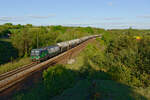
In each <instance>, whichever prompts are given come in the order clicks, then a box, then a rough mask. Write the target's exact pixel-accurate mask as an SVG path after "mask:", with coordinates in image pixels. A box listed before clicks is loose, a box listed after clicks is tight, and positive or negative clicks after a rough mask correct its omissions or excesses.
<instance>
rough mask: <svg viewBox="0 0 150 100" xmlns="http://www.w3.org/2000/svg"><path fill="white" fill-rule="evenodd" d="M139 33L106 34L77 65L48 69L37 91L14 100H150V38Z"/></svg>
mask: <svg viewBox="0 0 150 100" xmlns="http://www.w3.org/2000/svg"><path fill="white" fill-rule="evenodd" d="M137 31H138V30H135V31H134V30H132V29H130V30H128V31H127V32H125V33H122V32H118V30H115V31H114V30H113V31H109V33H105V34H103V37H102V39H99V38H97V39H96V40H95V42H93V43H91V44H89V45H88V46H87V48H86V49H85V50H84V51H82V52H81V53H80V55H79V56H78V57H76V58H74V61H75V62H73V63H72V64H65V65H56V66H54V67H53V68H49V69H47V70H46V71H44V73H43V78H44V80H43V81H42V82H40V83H39V84H38V85H37V86H36V88H32V89H30V90H29V91H27V92H22V93H18V94H16V96H15V97H14V99H17V100H20V99H21V100H27V99H28V100H30V99H31V100H40V99H41V98H42V99H43V100H49V99H52V100H58V99H59V100H76V99H78V100H84V99H86V100H110V99H111V100H120V99H123V100H129V99H133V100H149V99H150V96H149V94H150V91H149V89H150V81H149V79H150V77H149V74H150V73H149V70H150V67H149V65H150V63H149V62H150V55H149V54H150V49H149V48H150V46H149V42H150V36H149V34H147V33H146V32H145V33H142V34H139V33H138V32H137ZM123 32H124V31H123ZM136 32H137V33H136ZM110 33H111V34H110ZM135 36H140V37H141V39H140V40H137V39H136V38H135ZM37 95H38V97H37Z"/></svg>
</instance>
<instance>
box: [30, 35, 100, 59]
mask: <svg viewBox="0 0 150 100" xmlns="http://www.w3.org/2000/svg"><path fill="white" fill-rule="evenodd" d="M100 36H101V35H91V36H85V37H82V38H79V39H74V40H70V41H65V42H60V43H57V44H56V45H53V46H48V47H44V48H39V49H32V50H31V60H32V62H42V61H45V60H48V59H50V58H52V57H54V56H56V55H58V54H60V53H62V52H65V51H67V50H69V49H71V48H73V47H75V46H77V45H79V44H80V43H82V42H85V41H87V40H89V39H91V38H96V37H100Z"/></svg>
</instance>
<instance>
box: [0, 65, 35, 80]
mask: <svg viewBox="0 0 150 100" xmlns="http://www.w3.org/2000/svg"><path fill="white" fill-rule="evenodd" d="M35 65H36V63H30V64H28V65H25V66H23V67H19V68H17V69H14V70H12V71H9V72H6V73H4V74H1V75H0V81H1V80H4V79H5V78H8V77H10V76H12V75H15V74H17V73H19V72H22V71H24V70H26V69H28V68H31V67H32V66H35Z"/></svg>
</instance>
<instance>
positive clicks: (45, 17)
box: [27, 14, 56, 19]
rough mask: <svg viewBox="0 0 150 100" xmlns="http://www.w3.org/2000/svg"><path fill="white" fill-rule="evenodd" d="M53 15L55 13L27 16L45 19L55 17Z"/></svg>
mask: <svg viewBox="0 0 150 100" xmlns="http://www.w3.org/2000/svg"><path fill="white" fill-rule="evenodd" d="M55 16H56V15H55V14H49V15H46V16H41V15H28V16H27V17H29V18H33V19H47V18H50V17H55Z"/></svg>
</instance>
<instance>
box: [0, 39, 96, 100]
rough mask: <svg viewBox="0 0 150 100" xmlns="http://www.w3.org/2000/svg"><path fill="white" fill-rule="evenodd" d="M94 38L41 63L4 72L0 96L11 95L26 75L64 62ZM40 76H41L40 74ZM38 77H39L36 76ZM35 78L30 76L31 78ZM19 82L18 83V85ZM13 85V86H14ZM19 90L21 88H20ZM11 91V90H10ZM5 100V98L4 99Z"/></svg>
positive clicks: (0, 82) (0, 80)
mask: <svg viewBox="0 0 150 100" xmlns="http://www.w3.org/2000/svg"><path fill="white" fill-rule="evenodd" d="M93 40H94V39H90V40H87V41H85V42H83V43H81V44H80V45H78V46H76V47H74V48H72V49H70V50H68V51H66V52H64V53H61V54H59V55H58V56H55V57H53V58H51V59H49V60H47V61H44V62H42V63H39V64H36V63H31V64H28V65H25V66H23V67H20V68H17V69H15V70H12V71H10V72H7V73H4V74H1V75H0V97H3V98H5V96H6V95H12V93H13V92H14V91H15V92H16V90H15V89H16V88H17V87H18V86H20V87H21V88H22V86H21V85H22V82H25V80H26V78H27V77H31V76H32V75H33V74H35V73H36V72H38V71H41V72H42V71H43V70H44V69H47V68H48V67H49V66H51V65H54V64H56V63H64V62H65V60H66V59H70V58H71V57H70V56H72V57H74V56H75V55H77V54H78V53H79V52H80V51H82V49H83V48H85V47H86V45H87V44H88V43H89V42H91V41H93ZM40 77H42V76H40ZM37 78H39V77H37ZM33 79H35V78H31V80H33ZM18 84H19V85H18ZM14 87H15V88H14ZM20 90H21V89H20ZM12 91H13V92H12ZM5 100H7V99H5Z"/></svg>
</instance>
